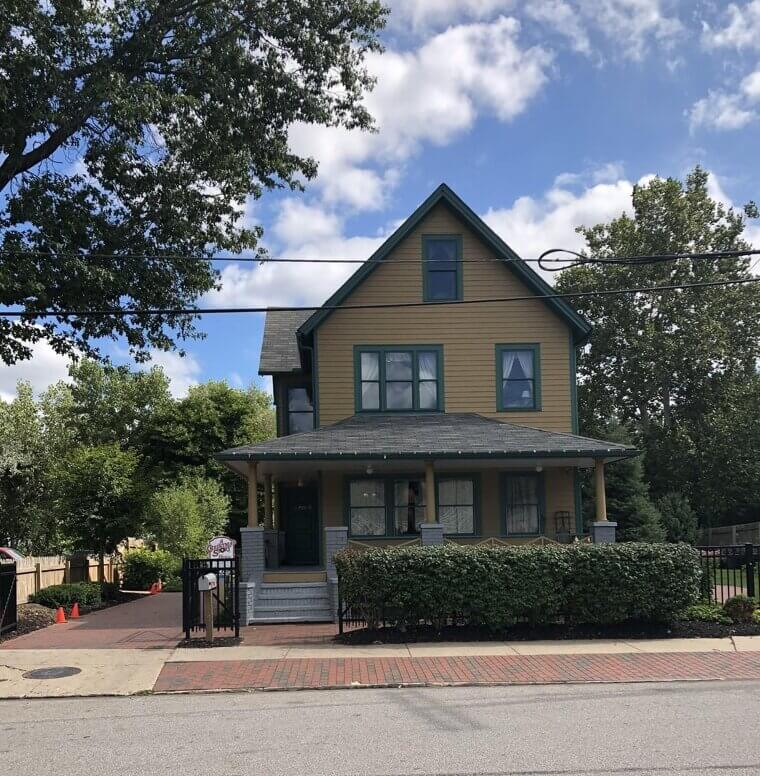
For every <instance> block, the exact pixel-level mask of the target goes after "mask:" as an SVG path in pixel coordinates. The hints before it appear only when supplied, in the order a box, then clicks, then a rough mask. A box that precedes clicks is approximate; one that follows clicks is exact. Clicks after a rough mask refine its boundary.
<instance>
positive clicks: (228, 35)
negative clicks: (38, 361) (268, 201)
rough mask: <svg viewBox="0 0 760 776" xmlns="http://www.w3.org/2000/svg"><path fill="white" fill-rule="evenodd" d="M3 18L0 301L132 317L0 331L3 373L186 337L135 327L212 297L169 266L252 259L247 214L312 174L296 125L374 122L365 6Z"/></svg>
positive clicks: (276, 2) (187, 319) (247, 5)
mask: <svg viewBox="0 0 760 776" xmlns="http://www.w3.org/2000/svg"><path fill="white" fill-rule="evenodd" d="M0 7H1V8H2V14H0V19H1V20H0V114H2V116H3V121H2V126H0V160H2V161H0V192H2V193H3V196H4V199H3V203H2V206H0V248H2V249H3V250H5V251H13V252H17V251H18V252H20V253H19V254H18V255H15V257H14V260H13V261H3V262H0V304H3V305H11V306H21V307H24V308H26V309H27V310H30V311H34V310H40V309H45V308H55V309H73V310H83V309H92V308H100V309H104V308H112V307H119V306H129V307H133V308H135V310H137V311H138V312H136V313H135V314H134V315H132V316H127V317H120V316H110V315H103V316H100V317H89V318H83V317H73V318H68V319H58V320H51V319H45V321H44V322H42V323H35V322H34V321H33V319H32V320H16V321H10V320H3V321H0V358H1V359H2V360H4V361H5V362H6V363H14V362H16V361H19V360H23V359H26V358H29V357H30V356H31V348H30V344H31V343H33V342H35V341H38V340H40V339H42V338H47V339H49V340H50V341H51V343H52V344H53V346H54V347H55V348H56V350H58V351H59V352H71V351H73V350H74V349H78V350H80V351H83V352H85V353H87V354H89V355H100V351H99V349H98V342H97V340H98V338H102V337H116V336H121V337H124V338H125V339H126V341H127V343H128V345H129V347H130V349H131V350H132V352H133V354H135V356H136V357H138V358H141V357H144V356H145V354H146V351H147V350H148V349H149V348H151V347H158V348H162V349H168V348H170V347H172V346H174V344H175V340H176V338H177V337H179V338H183V337H190V336H193V335H194V334H196V330H195V328H194V325H193V319H192V317H191V316H188V315H182V314H175V313H171V312H170V313H167V314H165V315H160V316H144V315H140V314H139V310H140V309H144V308H160V309H169V310H171V309H177V308H185V307H187V306H189V305H191V304H192V303H193V301H194V300H195V299H197V298H198V296H199V295H201V294H203V293H205V292H206V291H208V290H209V289H211V288H213V287H214V286H215V284H216V283H217V280H218V275H217V273H216V272H215V271H214V270H212V268H211V266H210V264H209V263H208V262H206V261H188V260H185V259H183V258H181V257H178V256H181V255H186V254H188V253H192V254H193V255H197V256H200V257H207V256H210V255H212V254H213V252H215V251H217V250H226V251H232V252H237V251H240V250H242V249H251V248H254V247H255V246H256V245H257V243H258V239H259V237H260V235H261V229H260V228H259V227H253V228H250V227H248V226H246V224H245V220H244V218H243V216H244V212H245V208H244V204H245V202H246V200H247V199H248V198H249V197H253V198H254V199H255V198H258V197H260V196H261V194H262V192H263V191H265V190H267V189H273V188H275V187H283V186H284V187H289V188H300V187H301V186H302V185H303V182H304V181H305V180H308V179H310V178H312V177H313V176H314V175H315V174H316V163H315V162H314V160H313V159H310V158H304V157H302V156H299V155H298V154H296V153H294V152H293V150H291V148H290V146H289V142H288V135H289V131H290V130H291V128H292V126H293V125H294V124H295V123H305V124H314V125H323V126H331V125H339V126H345V127H348V128H357V129H368V128H370V127H371V125H372V122H371V118H370V116H369V114H368V113H367V111H366V109H365V108H364V106H363V104H362V98H363V95H364V93H365V92H366V90H367V89H368V88H370V87H371V85H372V79H371V77H370V76H369V75H368V73H367V71H366V68H365V64H364V60H365V56H366V54H367V52H369V51H376V50H379V43H378V39H377V33H378V31H379V30H380V28H381V27H382V26H383V24H384V22H385V10H384V9H383V7H382V6H381V5H380V3H379V2H376V0H314V2H303V0H197V2H184V0H112V1H111V0H108V1H107V0H88V1H87V2H85V1H84V0H74V1H73V2H41V0H28V1H27V2H18V1H17V0H2V2H0ZM77 156H78V157H79V158H78V161H77V163H76V164H71V160H72V159H73V158H74V157H77ZM84 253H93V254H94V253H101V254H107V255H108V256H109V258H107V259H103V260H96V261H92V260H84V259H83V258H82V254H84ZM51 254H55V259H54V260H51ZM137 254H151V255H154V256H155V258H154V259H146V258H143V257H141V256H139V255H137Z"/></svg>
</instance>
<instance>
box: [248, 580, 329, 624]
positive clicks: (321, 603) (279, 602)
mask: <svg viewBox="0 0 760 776" xmlns="http://www.w3.org/2000/svg"><path fill="white" fill-rule="evenodd" d="M253 616H254V619H253V622H260V623H264V622H270V623H276V622H332V620H333V619H334V618H333V611H332V603H331V600H330V587H329V585H328V584H327V583H326V582H292V583H276V584H268V583H264V584H262V585H260V586H259V589H258V592H257V595H256V601H255V604H254V610H253Z"/></svg>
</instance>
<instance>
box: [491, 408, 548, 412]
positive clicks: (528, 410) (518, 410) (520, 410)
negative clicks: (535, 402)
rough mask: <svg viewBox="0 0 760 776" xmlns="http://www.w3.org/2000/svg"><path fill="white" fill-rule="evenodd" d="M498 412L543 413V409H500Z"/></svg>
mask: <svg viewBox="0 0 760 776" xmlns="http://www.w3.org/2000/svg"><path fill="white" fill-rule="evenodd" d="M496 411H497V412H541V407H499V409H497V410H496Z"/></svg>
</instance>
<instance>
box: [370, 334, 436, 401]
mask: <svg viewBox="0 0 760 776" xmlns="http://www.w3.org/2000/svg"><path fill="white" fill-rule="evenodd" d="M362 353H376V354H377V357H378V368H379V374H378V379H377V380H373V381H365V382H377V383H378V392H379V407H378V408H377V409H364V407H362V371H361V356H362ZM387 353H411V354H412V381H411V382H412V407H411V408H410V409H388V408H387V407H386V392H385V386H386V382H387V381H386V379H385V357H386V354H387ZM420 353H435V354H436V372H437V375H436V380H435V383H436V399H437V406H436V407H435V409H424V408H422V409H421V408H420V406H419V404H420V401H419V398H420V382H433V381H432V380H430V381H425V380H420V376H419V354H420ZM391 382H393V381H391ZM443 394H444V389H443V346H442V345H354V411H355V412H356V413H362V414H377V413H382V414H385V413H391V414H403V413H407V412H443V411H444V407H445V400H444V395H443Z"/></svg>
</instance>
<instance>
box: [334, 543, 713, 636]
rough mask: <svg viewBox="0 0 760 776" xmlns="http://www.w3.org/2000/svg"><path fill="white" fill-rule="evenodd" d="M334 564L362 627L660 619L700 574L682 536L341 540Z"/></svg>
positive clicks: (692, 595)
mask: <svg viewBox="0 0 760 776" xmlns="http://www.w3.org/2000/svg"><path fill="white" fill-rule="evenodd" d="M335 564H336V567H337V569H338V573H339V576H340V590H341V595H342V598H343V603H344V605H348V606H350V607H351V608H352V609H353V610H354V612H356V613H357V614H360V615H361V616H363V617H364V618H365V619H366V620H367V621H368V624H369V625H370V627H372V626H373V625H376V624H377V623H378V622H379V621H380V620H381V619H383V618H384V619H385V620H386V622H388V621H390V622H392V623H395V624H397V625H402V626H407V627H410V626H414V625H415V624H416V623H419V622H421V621H423V622H428V623H431V624H433V625H436V626H439V627H440V626H443V625H444V624H446V623H447V622H448V621H449V620H454V621H457V622H460V623H465V624H472V625H484V626H487V627H491V628H495V629H498V628H503V627H505V626H508V625H512V624H514V623H516V622H519V621H527V622H529V623H531V624H535V625H543V624H551V623H559V622H564V623H567V624H583V623H589V624H590V623H600V624H601V623H618V622H625V621H628V620H640V621H655V622H668V621H670V620H672V619H673V618H674V617H675V615H676V614H677V613H678V612H680V611H682V610H683V609H685V608H686V607H688V606H690V605H692V604H693V603H695V602H696V601H697V600H698V599H699V592H700V581H701V576H702V573H701V570H700V566H699V558H698V555H697V552H696V551H695V550H694V549H693V548H692V547H689V546H688V545H685V544H675V545H658V544H635V543H626V544H608V545H573V546H570V547H498V548H497V547H482V546H481V547H472V546H470V547H468V546H458V545H443V546H437V547H411V548H387V549H373V550H368V551H364V552H360V551H356V550H344V551H342V552H340V553H338V554H337V555H336V556H335Z"/></svg>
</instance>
